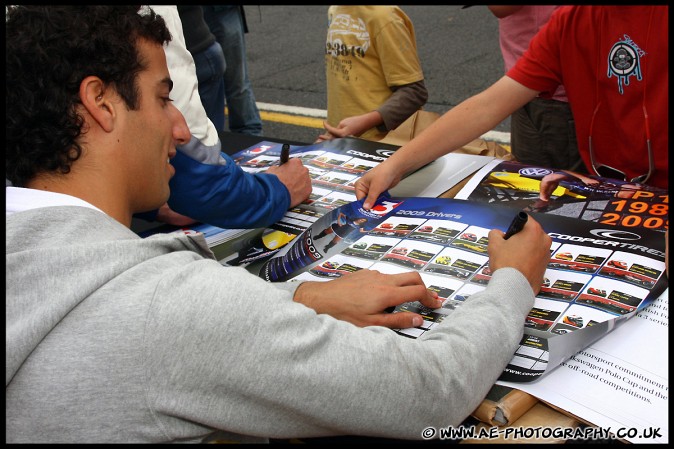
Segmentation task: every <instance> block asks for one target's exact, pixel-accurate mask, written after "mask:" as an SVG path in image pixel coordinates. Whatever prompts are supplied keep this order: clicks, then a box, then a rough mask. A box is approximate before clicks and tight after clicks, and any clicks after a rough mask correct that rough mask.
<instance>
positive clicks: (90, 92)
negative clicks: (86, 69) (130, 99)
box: [80, 76, 116, 132]
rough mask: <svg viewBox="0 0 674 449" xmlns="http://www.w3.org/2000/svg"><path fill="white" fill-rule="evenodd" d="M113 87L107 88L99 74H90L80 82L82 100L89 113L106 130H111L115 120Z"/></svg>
mask: <svg viewBox="0 0 674 449" xmlns="http://www.w3.org/2000/svg"><path fill="white" fill-rule="evenodd" d="M112 93H113V90H112V89H106V86H105V84H104V83H103V81H102V80H101V79H100V78H98V77H97V76H88V77H86V78H84V79H83V80H82V82H81V83H80V100H81V101H82V106H84V108H85V109H86V110H87V112H88V113H89V115H90V116H91V117H92V118H93V119H94V120H95V121H96V122H97V123H98V125H99V126H100V127H101V128H102V129H103V130H104V131H105V132H111V131H112V130H113V129H114V122H115V116H116V114H115V112H116V111H115V104H114V103H113V101H112V98H111V95H112Z"/></svg>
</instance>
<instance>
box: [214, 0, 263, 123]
mask: <svg viewBox="0 0 674 449" xmlns="http://www.w3.org/2000/svg"><path fill="white" fill-rule="evenodd" d="M201 9H202V10H203V12H204V19H205V20H206V23H207V24H208V27H209V28H210V29H211V32H212V33H213V34H214V35H215V38H216V39H217V41H218V42H219V43H220V46H221V47H222V52H223V54H224V55H225V62H226V67H225V73H224V78H223V81H224V85H225V98H226V102H227V117H228V121H229V130H230V131H231V132H233V133H242V134H250V135H253V136H261V135H262V119H261V118H260V111H259V110H258V108H257V104H256V103H255V94H254V93H253V86H252V85H251V83H250V79H249V78H248V62H247V58H246V39H245V36H244V35H245V33H247V32H248V26H247V25H246V13H245V10H244V8H243V5H202V6H201Z"/></svg>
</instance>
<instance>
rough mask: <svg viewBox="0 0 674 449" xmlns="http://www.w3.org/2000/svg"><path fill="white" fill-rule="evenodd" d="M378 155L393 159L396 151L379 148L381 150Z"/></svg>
mask: <svg viewBox="0 0 674 449" xmlns="http://www.w3.org/2000/svg"><path fill="white" fill-rule="evenodd" d="M376 153H377V154H378V155H379V156H383V157H391V155H392V154H393V153H395V151H393V150H385V149H383V148H379V149H378V150H377V151H376Z"/></svg>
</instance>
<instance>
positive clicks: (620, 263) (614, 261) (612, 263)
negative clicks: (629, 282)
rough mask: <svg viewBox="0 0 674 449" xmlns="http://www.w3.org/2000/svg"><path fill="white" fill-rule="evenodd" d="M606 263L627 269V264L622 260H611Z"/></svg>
mask: <svg viewBox="0 0 674 449" xmlns="http://www.w3.org/2000/svg"><path fill="white" fill-rule="evenodd" d="M606 265H607V266H609V267H614V268H618V269H620V270H627V264H626V263H625V262H623V261H622V260H610V261H609V262H608V263H607V264H606Z"/></svg>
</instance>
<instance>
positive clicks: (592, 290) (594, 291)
mask: <svg viewBox="0 0 674 449" xmlns="http://www.w3.org/2000/svg"><path fill="white" fill-rule="evenodd" d="M587 292H588V293H589V294H591V295H597V296H601V297H603V298H606V290H602V289H600V288H593V287H590V288H588V289H587Z"/></svg>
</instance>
